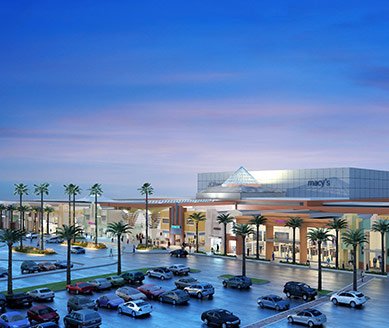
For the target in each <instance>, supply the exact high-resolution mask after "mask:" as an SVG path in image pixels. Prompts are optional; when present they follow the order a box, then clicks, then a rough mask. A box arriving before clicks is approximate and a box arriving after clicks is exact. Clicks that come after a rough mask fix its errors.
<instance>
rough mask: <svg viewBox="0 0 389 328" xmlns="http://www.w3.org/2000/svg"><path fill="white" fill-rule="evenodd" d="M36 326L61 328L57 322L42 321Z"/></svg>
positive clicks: (39, 327)
mask: <svg viewBox="0 0 389 328" xmlns="http://www.w3.org/2000/svg"><path fill="white" fill-rule="evenodd" d="M34 328H59V326H58V324H56V323H55V322H42V323H40V324H38V325H36V326H34Z"/></svg>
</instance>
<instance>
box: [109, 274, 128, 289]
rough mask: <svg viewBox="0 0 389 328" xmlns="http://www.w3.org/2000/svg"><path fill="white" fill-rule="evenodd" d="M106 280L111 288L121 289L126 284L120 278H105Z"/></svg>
mask: <svg viewBox="0 0 389 328" xmlns="http://www.w3.org/2000/svg"><path fill="white" fill-rule="evenodd" d="M107 280H108V281H109V282H110V283H111V285H112V287H122V286H124V285H125V284H126V281H125V280H124V279H123V278H122V277H120V276H111V277H107Z"/></svg>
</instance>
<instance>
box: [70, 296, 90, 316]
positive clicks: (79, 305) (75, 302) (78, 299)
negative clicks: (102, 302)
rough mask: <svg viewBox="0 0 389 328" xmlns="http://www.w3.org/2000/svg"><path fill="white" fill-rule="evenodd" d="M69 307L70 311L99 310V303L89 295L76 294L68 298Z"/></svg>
mask: <svg viewBox="0 0 389 328" xmlns="http://www.w3.org/2000/svg"><path fill="white" fill-rule="evenodd" d="M67 309H68V312H69V313H70V312H72V311H78V310H83V309H89V310H95V311H97V304H96V302H95V301H94V300H93V299H91V298H89V297H85V296H74V297H71V298H70V299H69V300H68V303H67Z"/></svg>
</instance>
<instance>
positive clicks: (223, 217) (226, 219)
mask: <svg viewBox="0 0 389 328" xmlns="http://www.w3.org/2000/svg"><path fill="white" fill-rule="evenodd" d="M217 222H219V224H223V225H224V256H226V255H227V224H229V223H231V222H233V218H232V216H230V214H219V215H218V216H217Z"/></svg>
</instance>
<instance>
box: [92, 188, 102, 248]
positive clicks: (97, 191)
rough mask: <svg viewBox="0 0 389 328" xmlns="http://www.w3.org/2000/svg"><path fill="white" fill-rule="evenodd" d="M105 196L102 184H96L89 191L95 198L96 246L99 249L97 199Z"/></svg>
mask: <svg viewBox="0 0 389 328" xmlns="http://www.w3.org/2000/svg"><path fill="white" fill-rule="evenodd" d="M102 194H103V189H102V188H101V184H99V183H95V184H94V185H93V186H92V187H91V188H90V189H89V195H91V196H95V234H96V236H95V245H96V247H97V234H98V228H97V197H99V196H101V195H102Z"/></svg>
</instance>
